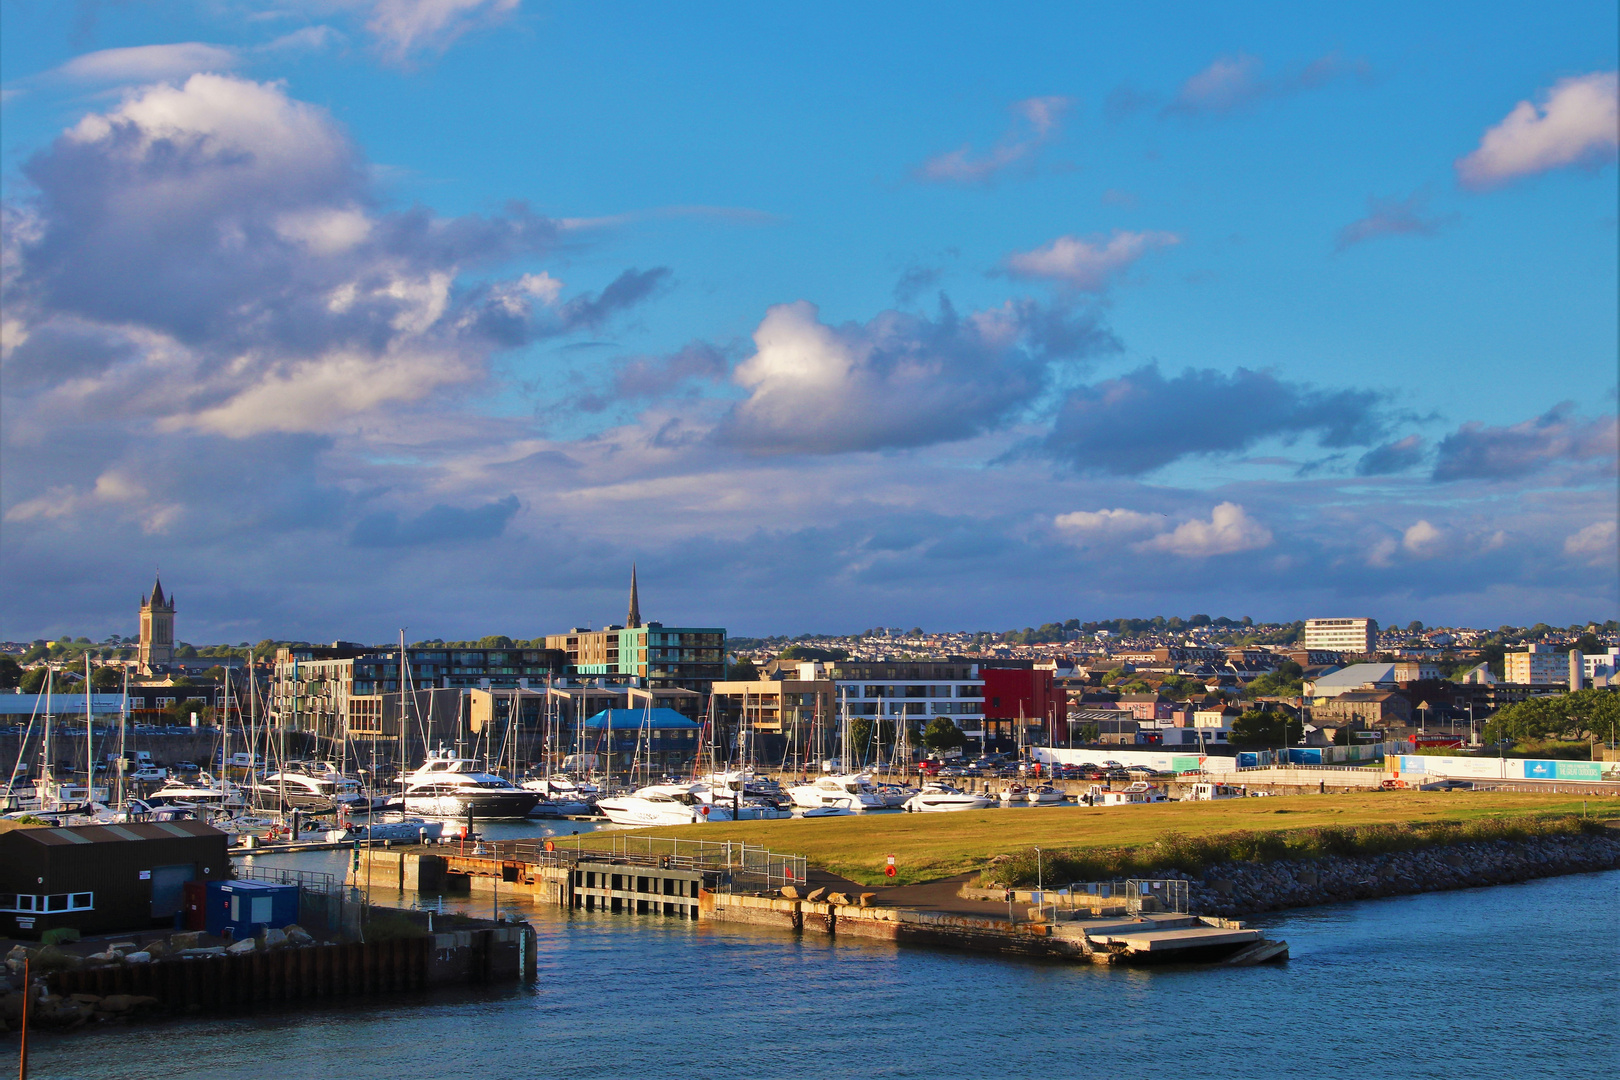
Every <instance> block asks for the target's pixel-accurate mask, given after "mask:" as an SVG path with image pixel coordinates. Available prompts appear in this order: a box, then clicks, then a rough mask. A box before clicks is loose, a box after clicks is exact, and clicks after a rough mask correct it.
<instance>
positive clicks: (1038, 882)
mask: <svg viewBox="0 0 1620 1080" xmlns="http://www.w3.org/2000/svg"><path fill="white" fill-rule="evenodd" d="M1044 881H1045V878H1044V877H1042V875H1041V849H1040V848H1036V849H1035V891H1036V892H1045V891H1046V890H1045V888H1044V887H1043V885H1042V883H1043V882H1044Z"/></svg>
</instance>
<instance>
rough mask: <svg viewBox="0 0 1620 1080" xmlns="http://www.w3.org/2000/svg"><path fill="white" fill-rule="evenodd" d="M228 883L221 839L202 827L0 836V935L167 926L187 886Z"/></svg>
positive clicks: (156, 825) (94, 828)
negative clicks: (215, 882) (210, 882)
mask: <svg viewBox="0 0 1620 1080" xmlns="http://www.w3.org/2000/svg"><path fill="white" fill-rule="evenodd" d="M230 876H231V860H230V855H229V854H228V853H227V851H226V836H225V834H224V833H223V832H220V831H219V830H218V829H216V828H214V827H213V826H212V825H204V824H203V823H202V822H199V821H163V822H141V823H135V822H132V823H129V824H125V825H77V826H72V827H65V828H47V827H33V828H21V829H12V830H10V831H8V832H5V833H0V935H5V936H10V937H20V938H38V937H39V936H40V934H42V933H44V932H45V931H46V930H51V929H55V928H56V927H60V926H66V927H72V928H73V929H75V930H77V931H79V932H80V933H81V934H102V933H117V932H121V931H127V930H145V929H150V928H152V927H155V926H172V925H173V923H174V916H175V913H176V912H178V911H179V910H180V907H181V903H182V901H183V899H184V893H185V885H186V882H188V881H216V880H219V879H221V878H228V877H230Z"/></svg>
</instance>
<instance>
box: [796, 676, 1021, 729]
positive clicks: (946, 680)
mask: <svg viewBox="0 0 1620 1080" xmlns="http://www.w3.org/2000/svg"><path fill="white" fill-rule="evenodd" d="M826 674H827V676H828V677H830V678H831V679H832V681H833V683H834V684H835V686H834V693H835V698H836V700H835V707H836V708H838V709H844V708H847V709H848V710H849V715H851V716H867V717H874V718H876V717H882V718H885V719H889V720H894V719H898V718H899V717H902V716H905V717H908V718H910V719H912V720H916V721H920V722H922V723H924V724H926V723H927V722H928V721H930V720H932V719H933V718H934V717H936V716H948V717H950V718H951V720H952V721H953V722H954V723H955V724H956V726H957V727H959V728H961V729H962V733H963V734H964V735H966V736H968V737H969V738H972V739H982V738H984V735H985V724H984V720H985V696H984V680H983V678H982V672H981V669H980V667H979V665H978V664H976V663H973V662H971V661H968V660H964V659H960V658H949V659H945V660H893V661H891V660H882V661H867V660H856V661H844V662H840V663H836V664H832V665H830V666H829V667H828V668H827V669H826ZM1045 674H1046V675H1047V676H1048V678H1050V676H1051V672H1050V671H1048V672H1046V673H1045Z"/></svg>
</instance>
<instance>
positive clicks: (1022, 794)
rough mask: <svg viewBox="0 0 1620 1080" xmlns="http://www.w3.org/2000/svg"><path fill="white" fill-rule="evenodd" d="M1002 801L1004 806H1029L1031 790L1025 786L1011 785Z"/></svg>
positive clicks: (1004, 792) (1008, 786)
mask: <svg viewBox="0 0 1620 1080" xmlns="http://www.w3.org/2000/svg"><path fill="white" fill-rule="evenodd" d="M1000 799H1001V805H1002V806H1028V805H1029V790H1028V789H1027V788H1025V787H1024V785H1023V784H1009V785H1007V788H1006V790H1004V791H1003V792H1002V793H1001V796H1000Z"/></svg>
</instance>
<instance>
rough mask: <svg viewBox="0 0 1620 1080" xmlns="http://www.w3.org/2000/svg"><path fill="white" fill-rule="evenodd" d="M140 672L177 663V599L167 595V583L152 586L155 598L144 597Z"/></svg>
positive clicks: (161, 581) (159, 580) (142, 601)
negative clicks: (175, 648)
mask: <svg viewBox="0 0 1620 1080" xmlns="http://www.w3.org/2000/svg"><path fill="white" fill-rule="evenodd" d="M137 662H138V663H139V665H140V669H141V670H142V671H145V672H151V670H152V669H153V668H154V667H166V666H167V665H169V664H172V663H174V597H173V596H167V597H166V596H164V595H163V580H162V579H161V578H159V579H157V581H156V582H154V583H153V585H152V595H151V596H143V597H141V647H140V652H139V653H138V655H137Z"/></svg>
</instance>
